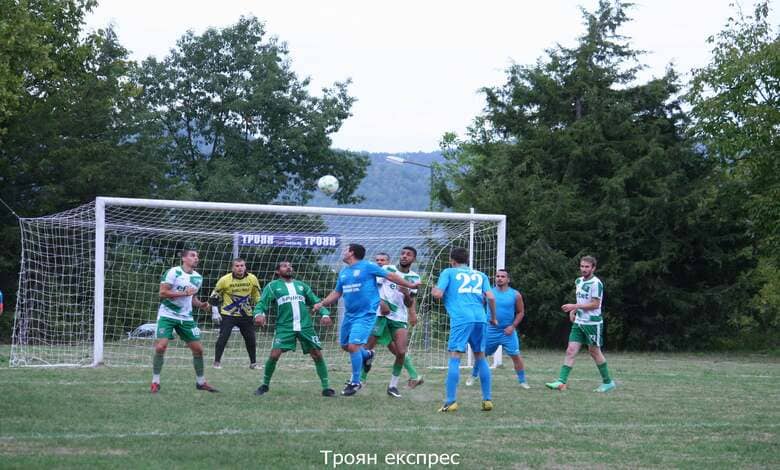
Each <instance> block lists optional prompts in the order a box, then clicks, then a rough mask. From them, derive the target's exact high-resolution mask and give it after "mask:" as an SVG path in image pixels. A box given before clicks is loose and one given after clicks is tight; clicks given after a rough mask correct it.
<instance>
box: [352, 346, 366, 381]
mask: <svg viewBox="0 0 780 470" xmlns="http://www.w3.org/2000/svg"><path fill="white" fill-rule="evenodd" d="M364 351H365V349H358V350H357V351H355V352H352V353H349V359H350V361H351V362H352V378H351V379H350V382H352V383H353V384H356V383H360V371H361V370H363V352H364Z"/></svg>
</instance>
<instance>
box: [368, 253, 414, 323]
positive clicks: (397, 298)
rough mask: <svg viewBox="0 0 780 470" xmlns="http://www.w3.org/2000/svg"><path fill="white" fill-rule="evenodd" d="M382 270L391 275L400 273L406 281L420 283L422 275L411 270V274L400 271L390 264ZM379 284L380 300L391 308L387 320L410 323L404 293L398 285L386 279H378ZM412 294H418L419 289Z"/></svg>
mask: <svg viewBox="0 0 780 470" xmlns="http://www.w3.org/2000/svg"><path fill="white" fill-rule="evenodd" d="M382 268H383V269H384V270H385V271H389V272H391V273H398V274H399V275H401V276H403V278H404V280H406V281H409V282H419V281H420V275H419V274H417V273H416V272H414V271H411V270H410V271H409V272H406V273H404V272H401V271H399V270H398V268H396V267H395V266H392V265H389V264H388V265H385V266H382ZM377 284H379V298H381V299H382V300H384V301H385V303H386V304H387V306H388V308H390V313H388V314H387V315H385V316H386V317H387V319H388V320H393V321H400V322H404V323H406V322H408V321H409V310H408V309H407V307H406V304H405V303H404V293H403V292H402V291H401V290H400V289H399V288H398V285H397V284H395V283H394V282H392V281H390V280H389V279H385V278H378V279H377ZM411 294H412V295H415V294H417V289H413V290H412V291H411ZM377 315H381V313H379V312H377Z"/></svg>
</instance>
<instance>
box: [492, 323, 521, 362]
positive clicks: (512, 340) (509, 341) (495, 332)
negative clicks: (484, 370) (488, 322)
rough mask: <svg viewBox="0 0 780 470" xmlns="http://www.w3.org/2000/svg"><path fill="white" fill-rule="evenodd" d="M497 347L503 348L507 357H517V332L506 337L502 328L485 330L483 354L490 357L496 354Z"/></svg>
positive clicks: (518, 344) (518, 352)
mask: <svg viewBox="0 0 780 470" xmlns="http://www.w3.org/2000/svg"><path fill="white" fill-rule="evenodd" d="M499 346H503V348H504V352H506V353H507V355H509V356H517V355H518V354H520V339H519V338H518V337H517V330H515V331H513V332H512V334H511V335H509V336H507V335H506V334H504V328H499V327H496V326H489V327H488V329H487V342H486V344H485V354H487V355H488V356H490V355H491V354H493V353H495V352H496V350H497V349H498V347H499Z"/></svg>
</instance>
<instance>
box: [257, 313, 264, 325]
mask: <svg viewBox="0 0 780 470" xmlns="http://www.w3.org/2000/svg"><path fill="white" fill-rule="evenodd" d="M255 326H265V315H258V316H256V317H255Z"/></svg>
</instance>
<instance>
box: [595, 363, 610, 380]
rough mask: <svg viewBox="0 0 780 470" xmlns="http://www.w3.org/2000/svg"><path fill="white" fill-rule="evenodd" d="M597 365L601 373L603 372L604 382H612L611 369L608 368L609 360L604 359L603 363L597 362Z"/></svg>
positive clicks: (602, 378)
mask: <svg viewBox="0 0 780 470" xmlns="http://www.w3.org/2000/svg"><path fill="white" fill-rule="evenodd" d="M596 367H598V368H599V374H601V381H602V382H604V383H605V384H608V383H610V382H612V379H611V378H610V376H609V369H607V361H604V362H602V363H601V364H596Z"/></svg>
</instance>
